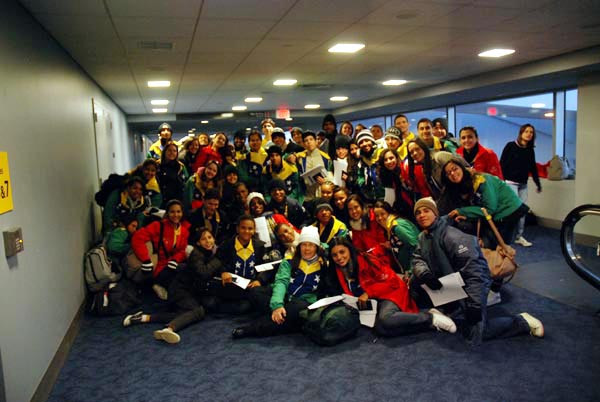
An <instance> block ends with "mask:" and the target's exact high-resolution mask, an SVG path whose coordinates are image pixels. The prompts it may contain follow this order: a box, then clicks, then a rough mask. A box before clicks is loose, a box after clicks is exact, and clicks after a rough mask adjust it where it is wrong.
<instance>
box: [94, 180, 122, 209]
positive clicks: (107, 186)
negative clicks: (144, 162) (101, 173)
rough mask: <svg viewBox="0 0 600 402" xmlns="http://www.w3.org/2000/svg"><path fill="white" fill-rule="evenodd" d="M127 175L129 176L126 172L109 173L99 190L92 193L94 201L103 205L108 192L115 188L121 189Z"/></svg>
mask: <svg viewBox="0 0 600 402" xmlns="http://www.w3.org/2000/svg"><path fill="white" fill-rule="evenodd" d="M128 177H129V176H128V175H126V174H116V173H111V174H110V176H108V179H106V180H104V181H103V182H102V185H101V186H100V190H99V191H98V192H97V193H96V194H95V195H94V199H95V200H96V203H97V204H98V205H100V206H101V207H104V206H105V205H106V200H108V196H109V195H110V193H112V192H113V191H114V190H116V189H119V190H121V189H123V187H124V186H125V182H126V181H127V178H128Z"/></svg>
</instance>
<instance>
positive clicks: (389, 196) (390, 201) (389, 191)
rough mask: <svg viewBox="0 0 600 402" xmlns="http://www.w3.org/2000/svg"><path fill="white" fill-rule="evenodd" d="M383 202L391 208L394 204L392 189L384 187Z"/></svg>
mask: <svg viewBox="0 0 600 402" xmlns="http://www.w3.org/2000/svg"><path fill="white" fill-rule="evenodd" d="M383 200H384V201H386V202H387V203H388V204H390V205H391V206H393V205H394V202H396V191H394V189H393V188H389V187H386V188H385V197H384V199H383Z"/></svg>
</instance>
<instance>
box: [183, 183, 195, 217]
mask: <svg viewBox="0 0 600 402" xmlns="http://www.w3.org/2000/svg"><path fill="white" fill-rule="evenodd" d="M194 177H195V176H192V177H190V178H189V179H188V181H187V182H185V188H184V190H183V209H184V210H185V212H186V213H188V212H190V211H191V210H192V201H193V200H194V187H195V186H196V183H195V180H194Z"/></svg>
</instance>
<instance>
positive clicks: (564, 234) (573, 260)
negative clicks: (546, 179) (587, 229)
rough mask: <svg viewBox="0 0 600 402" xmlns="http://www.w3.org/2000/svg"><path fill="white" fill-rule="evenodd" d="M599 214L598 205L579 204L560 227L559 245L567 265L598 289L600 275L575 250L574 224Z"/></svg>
mask: <svg viewBox="0 0 600 402" xmlns="http://www.w3.org/2000/svg"><path fill="white" fill-rule="evenodd" d="M587 215H595V216H600V205H592V204H587V205H581V206H579V207H577V208H575V209H574V210H572V211H571V212H569V214H568V215H567V217H566V218H565V220H564V221H563V223H562V227H561V229H560V247H561V249H562V253H563V256H564V257H565V260H566V261H567V264H569V267H571V269H572V270H573V271H575V273H576V274H577V275H579V276H580V277H581V278H583V279H584V280H585V281H586V282H588V283H589V284H590V285H592V286H593V287H595V288H596V289H598V290H600V276H598V275H597V274H595V273H594V272H592V271H591V270H590V269H589V268H588V267H587V266H586V265H585V263H584V260H583V258H582V257H581V256H580V255H579V254H578V253H577V252H575V236H574V233H573V229H574V228H575V224H576V223H577V222H578V221H579V220H580V219H581V218H583V217H584V216H587Z"/></svg>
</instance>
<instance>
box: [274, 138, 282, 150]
mask: <svg viewBox="0 0 600 402" xmlns="http://www.w3.org/2000/svg"><path fill="white" fill-rule="evenodd" d="M273 143H274V144H275V145H277V146H278V147H279V148H281V149H283V148H285V137H282V136H280V135H278V136H276V137H273Z"/></svg>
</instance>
